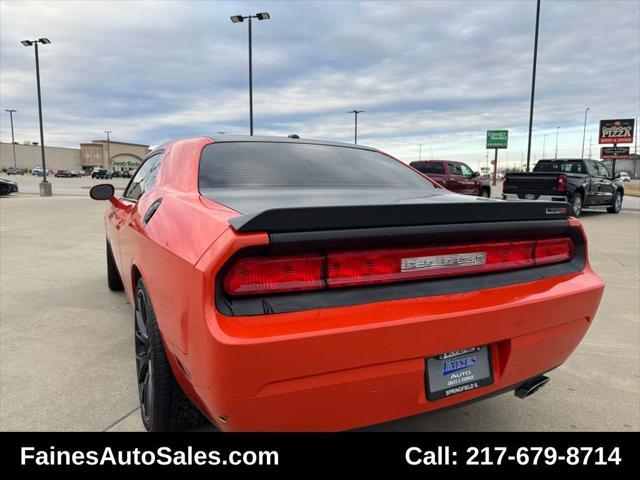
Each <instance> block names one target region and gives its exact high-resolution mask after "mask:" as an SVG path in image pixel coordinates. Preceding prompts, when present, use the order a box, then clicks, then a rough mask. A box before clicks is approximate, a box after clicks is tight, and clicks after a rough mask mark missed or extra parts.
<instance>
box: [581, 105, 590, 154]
mask: <svg viewBox="0 0 640 480" xmlns="http://www.w3.org/2000/svg"><path fill="white" fill-rule="evenodd" d="M588 111H589V107H587V108H585V109H584V127H583V128H582V155H581V156H580V158H582V159H584V138H585V135H586V133H587V112H588Z"/></svg>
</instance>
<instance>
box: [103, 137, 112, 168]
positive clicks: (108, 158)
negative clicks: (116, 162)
mask: <svg viewBox="0 0 640 480" xmlns="http://www.w3.org/2000/svg"><path fill="white" fill-rule="evenodd" d="M104 133H106V134H107V166H106V167H107V168H111V137H110V136H109V135H111V130H105V131H104Z"/></svg>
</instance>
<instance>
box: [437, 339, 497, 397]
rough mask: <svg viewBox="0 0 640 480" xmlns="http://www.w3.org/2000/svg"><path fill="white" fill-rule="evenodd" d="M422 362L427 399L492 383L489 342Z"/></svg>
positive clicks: (448, 395) (446, 395) (447, 395)
mask: <svg viewBox="0 0 640 480" xmlns="http://www.w3.org/2000/svg"><path fill="white" fill-rule="evenodd" d="M425 363H426V365H425V370H426V372H425V373H426V383H427V398H428V399H429V400H438V399H440V398H445V397H450V396H451V395H456V394H458V393H462V392H468V391H469V390H475V389H476V388H480V387H484V386H486V385H491V384H492V383H493V369H492V366H491V351H490V349H489V347H488V346H484V347H474V348H465V349H462V350H457V351H455V352H449V353H443V354H442V355H436V356H435V357H431V358H427V360H426V362H425Z"/></svg>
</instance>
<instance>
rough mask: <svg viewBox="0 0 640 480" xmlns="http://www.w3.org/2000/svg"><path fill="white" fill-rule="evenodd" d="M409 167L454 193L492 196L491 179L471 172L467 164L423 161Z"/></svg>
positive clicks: (449, 161)
mask: <svg viewBox="0 0 640 480" xmlns="http://www.w3.org/2000/svg"><path fill="white" fill-rule="evenodd" d="M409 165H411V166H412V167H413V168H415V169H416V170H418V171H419V172H421V173H424V174H425V175H426V176H428V177H429V178H431V179H433V180H435V181H436V182H438V183H439V184H440V185H442V186H443V187H444V188H446V189H447V190H451V191H452V192H456V193H463V194H465V195H480V196H481V197H487V198H489V197H490V196H491V186H490V184H489V179H488V178H486V177H482V176H480V174H479V173H478V172H474V171H473V170H471V168H469V166H468V165H467V164H466V163H462V162H454V161H452V160H429V161H427V160H421V161H417V162H411V163H410V164H409Z"/></svg>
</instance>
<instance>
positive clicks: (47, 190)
mask: <svg viewBox="0 0 640 480" xmlns="http://www.w3.org/2000/svg"><path fill="white" fill-rule="evenodd" d="M20 43H22V45H24V46H25V47H31V46H33V47H35V51H36V83H37V86H38V117H39V119H40V154H41V156H42V182H40V196H42V197H50V196H51V184H50V183H49V182H47V164H46V161H45V154H44V129H43V125H42V93H41V89H40V59H39V57H38V44H39V43H42V44H43V45H48V44H50V43H51V41H50V40H49V39H48V38H39V39H37V40H22V41H21V42H20Z"/></svg>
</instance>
